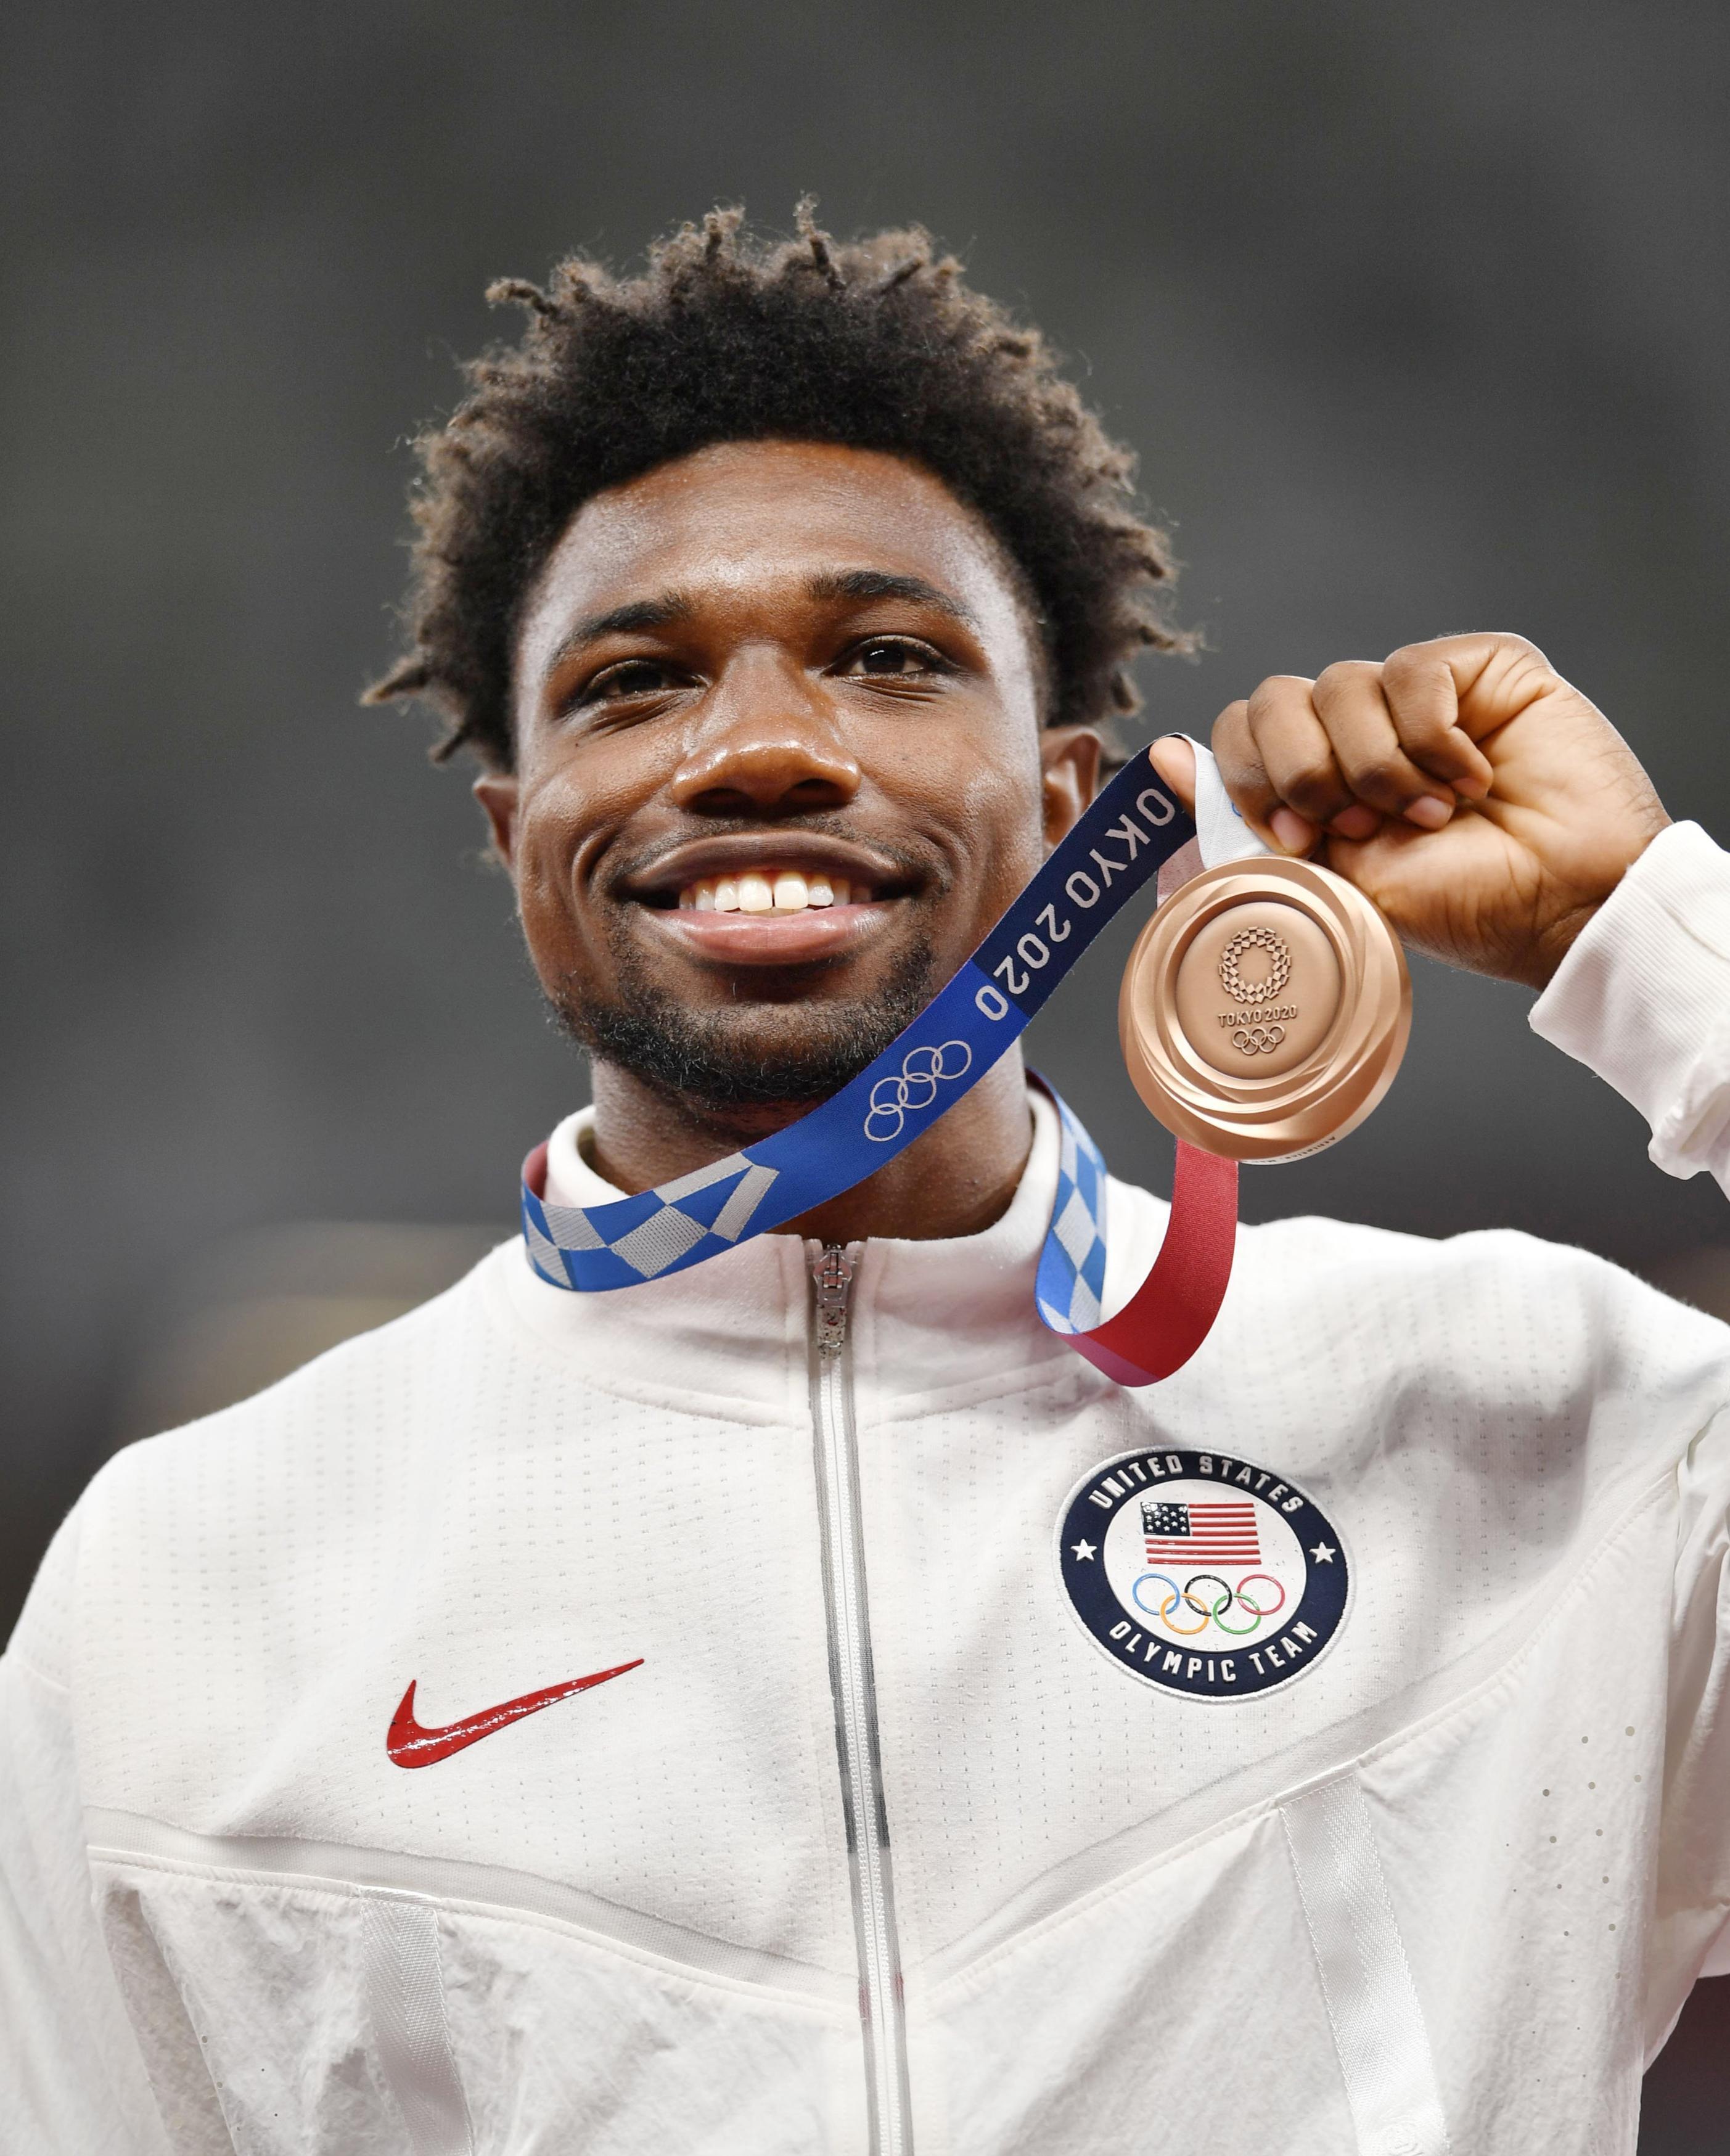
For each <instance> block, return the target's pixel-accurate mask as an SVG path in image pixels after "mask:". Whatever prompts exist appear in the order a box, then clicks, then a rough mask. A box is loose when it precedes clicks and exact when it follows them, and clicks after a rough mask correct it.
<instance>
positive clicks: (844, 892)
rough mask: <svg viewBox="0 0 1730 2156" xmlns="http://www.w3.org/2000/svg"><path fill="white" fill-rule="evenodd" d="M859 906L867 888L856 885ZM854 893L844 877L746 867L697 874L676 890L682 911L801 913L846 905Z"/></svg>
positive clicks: (795, 870)
mask: <svg viewBox="0 0 1730 2156" xmlns="http://www.w3.org/2000/svg"><path fill="white" fill-rule="evenodd" d="M857 895H858V898H859V901H860V904H861V905H863V904H864V903H865V901H867V900H868V899H869V898H870V889H869V887H868V886H867V885H865V884H860V885H859V886H858V894H857ZM854 896H855V891H854V886H853V885H852V884H851V883H850V882H849V880H848V879H847V878H846V877H845V876H830V875H824V874H823V873H822V871H821V870H819V871H818V872H817V873H815V874H814V875H803V873H802V872H801V871H800V870H798V869H747V870H746V871H745V872H744V874H743V875H737V876H729V875H723V876H714V877H710V876H699V877H698V878H697V880H696V882H695V883H688V884H686V885H684V886H683V887H682V889H681V890H680V893H679V907H680V911H681V912H685V913H803V911H805V909H806V908H807V906H847V905H850V904H851V903H852V901H853V899H854Z"/></svg>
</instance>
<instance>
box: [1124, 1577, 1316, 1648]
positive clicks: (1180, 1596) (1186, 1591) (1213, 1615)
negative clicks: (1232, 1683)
mask: <svg viewBox="0 0 1730 2156" xmlns="http://www.w3.org/2000/svg"><path fill="white" fill-rule="evenodd" d="M1150 1579H1157V1580H1158V1581H1159V1582H1160V1584H1161V1585H1162V1586H1164V1587H1168V1588H1169V1589H1171V1592H1170V1593H1169V1594H1168V1595H1166V1596H1165V1598H1164V1599H1163V1601H1161V1603H1160V1604H1159V1606H1158V1609H1155V1608H1154V1607H1153V1606H1152V1604H1150V1603H1147V1602H1144V1601H1143V1600H1142V1586H1143V1585H1144V1584H1145V1583H1146V1582H1147V1581H1148V1580H1150ZM1204 1580H1205V1581H1208V1582H1209V1583H1210V1584H1212V1585H1213V1586H1214V1587H1217V1588H1218V1589H1219V1596H1218V1598H1217V1599H1214V1598H1213V1597H1211V1596H1204V1597H1202V1598H1201V1599H1197V1597H1196V1594H1195V1592H1194V1590H1195V1589H1196V1587H1197V1586H1198V1585H1199V1584H1200V1583H1201V1582H1202V1581H1204ZM1252 1580H1263V1581H1265V1583H1266V1584H1267V1585H1268V1586H1270V1587H1271V1588H1272V1589H1273V1590H1274V1593H1275V1594H1277V1595H1278V1596H1279V1598H1280V1599H1279V1600H1278V1601H1277V1602H1269V1603H1265V1604H1263V1603H1260V1602H1252V1601H1251V1600H1250V1598H1249V1597H1248V1596H1247V1595H1246V1594H1245V1593H1244V1589H1245V1588H1246V1587H1247V1586H1248V1585H1249V1584H1250V1582H1251V1581H1252ZM1129 1592H1130V1598H1131V1599H1132V1601H1133V1602H1134V1604H1135V1606H1136V1608H1137V1609H1139V1610H1141V1611H1142V1614H1144V1615H1146V1616H1149V1617H1157V1618H1158V1620H1159V1621H1160V1623H1161V1624H1162V1625H1164V1627H1165V1629H1166V1630H1167V1631H1168V1632H1174V1633H1176V1635H1178V1638H1179V1639H1180V1640H1193V1639H1194V1638H1195V1637H1196V1636H1197V1635H1199V1634H1200V1633H1203V1632H1205V1631H1206V1630H1207V1629H1208V1626H1209V1625H1210V1624H1213V1625H1218V1626H1219V1630H1221V1631H1222V1632H1226V1633H1229V1635H1231V1637H1232V1638H1233V1639H1235V1640H1243V1639H1247V1638H1248V1637H1249V1636H1250V1635H1251V1634H1252V1633H1254V1632H1256V1631H1258V1630H1260V1626H1261V1623H1262V1620H1263V1619H1264V1618H1267V1617H1274V1616H1277V1615H1278V1614H1279V1612H1280V1611H1281V1609H1284V1608H1285V1606H1286V1590H1285V1589H1284V1588H1283V1587H1282V1586H1281V1584H1280V1583H1279V1581H1278V1580H1277V1579H1276V1578H1274V1576H1273V1574H1272V1573H1270V1572H1250V1573H1245V1575H1244V1577H1243V1578H1241V1579H1240V1581H1239V1582H1238V1584H1237V1585H1236V1586H1235V1588H1234V1587H1233V1586H1231V1585H1230V1584H1229V1582H1228V1581H1226V1580H1224V1579H1222V1578H1220V1577H1219V1573H1216V1572H1196V1573H1191V1574H1190V1576H1189V1578H1188V1579H1187V1580H1185V1581H1184V1583H1183V1586H1182V1587H1181V1588H1180V1587H1179V1586H1178V1583H1177V1582H1176V1580H1174V1579H1173V1578H1172V1577H1171V1576H1170V1574H1169V1573H1163V1572H1144V1573H1141V1574H1139V1575H1138V1576H1137V1579H1136V1580H1135V1582H1134V1584H1133V1585H1132V1587H1131V1589H1130V1590H1129ZM1179 1604H1182V1605H1183V1607H1184V1608H1186V1609H1193V1610H1194V1611H1195V1612H1196V1613H1197V1614H1198V1615H1199V1617H1200V1619H1201V1622H1200V1624H1199V1625H1179V1624H1178V1622H1177V1618H1176V1613H1177V1610H1178V1606H1179ZM1230 1609H1242V1610H1244V1611H1245V1612H1246V1613H1247V1614H1248V1616H1249V1620H1250V1621H1249V1623H1248V1624H1247V1625H1228V1624H1227V1623H1226V1621H1225V1617H1226V1613H1227V1611H1228V1610H1230Z"/></svg>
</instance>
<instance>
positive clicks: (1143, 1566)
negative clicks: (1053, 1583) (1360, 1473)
mask: <svg viewBox="0 0 1730 2156" xmlns="http://www.w3.org/2000/svg"><path fill="white" fill-rule="evenodd" d="M1057 1562H1058V1568H1059V1570H1060V1573H1061V1575H1062V1578H1063V1584H1064V1589H1065V1592H1066V1593H1067V1594H1068V1596H1069V1599H1070V1607H1071V1608H1072V1609H1074V1611H1075V1614H1076V1616H1077V1617H1078V1618H1080V1620H1081V1624H1082V1625H1083V1626H1084V1627H1085V1629H1086V1631H1087V1633H1088V1635H1089V1636H1090V1638H1091V1639H1092V1640H1094V1642H1095V1644H1096V1645H1098V1646H1099V1647H1100V1648H1101V1649H1102V1650H1104V1652H1105V1653H1106V1654H1107V1655H1110V1656H1111V1660H1112V1661H1114V1662H1117V1663H1118V1664H1119V1665H1120V1666H1122V1668H1123V1669H1125V1670H1127V1671H1129V1673H1130V1674H1131V1675H1132V1676H1137V1677H1140V1678H1141V1679H1142V1681H1143V1683H1145V1684H1151V1685H1159V1686H1163V1688H1164V1689H1165V1690H1166V1691H1176V1692H1182V1693H1183V1694H1184V1696H1185V1697H1188V1698H1190V1699H1209V1700H1212V1699H1245V1698H1248V1697H1250V1696H1251V1695H1252V1694H1253V1693H1255V1692H1263V1691H1272V1690H1273V1688H1274V1687H1275V1686H1276V1685H1282V1684H1289V1683H1290V1682H1291V1681H1292V1679H1293V1678H1294V1677H1300V1676H1302V1675H1303V1674H1304V1672H1305V1671H1306V1670H1310V1669H1313V1668H1314V1667H1315V1666H1316V1664H1317V1662H1318V1661H1320V1660H1321V1658H1322V1655H1323V1654H1324V1653H1325V1652H1326V1650H1327V1647H1328V1645H1329V1644H1330V1643H1331V1642H1332V1639H1333V1636H1334V1635H1335V1633H1336V1632H1337V1631H1338V1630H1339V1628H1340V1625H1341V1623H1342V1620H1344V1617H1345V1614H1346V1608H1347V1604H1348V1602H1349V1600H1350V1599H1351V1584H1352V1576H1351V1568H1350V1567H1349V1565H1348V1562H1347V1558H1346V1551H1345V1545H1344V1544H1343V1543H1342V1541H1341V1539H1340V1534H1339V1530H1338V1529H1337V1527H1334V1526H1333V1524H1332V1522H1331V1521H1329V1520H1327V1518H1325V1517H1323V1515H1322V1513H1321V1512H1319V1511H1317V1508H1316V1507H1315V1506H1314V1505H1313V1504H1312V1502H1311V1501H1310V1500H1309V1498H1307V1497H1306V1496H1305V1495H1304V1494H1303V1492H1302V1491H1301V1490H1298V1489H1296V1488H1294V1487H1293V1486H1292V1485H1291V1483H1289V1482H1283V1481H1281V1480H1280V1478H1279V1477H1278V1476H1276V1475H1275V1474H1273V1473H1272V1472H1271V1471H1270V1470H1269V1469H1267V1468H1265V1467H1258V1466H1255V1465H1254V1464H1253V1463H1251V1462H1250V1461H1249V1460H1238V1459H1234V1458H1230V1457H1229V1456H1228V1455H1225V1454H1224V1453H1219V1452H1181V1451H1171V1452H1168V1451H1166V1450H1163V1449H1162V1450H1157V1451H1147V1452H1126V1453H1123V1454H1122V1455H1120V1456H1119V1457H1118V1458H1117V1459H1116V1460H1106V1462H1105V1464H1104V1465H1103V1466H1100V1467H1096V1468H1095V1469H1093V1470H1092V1471H1091V1473H1090V1474H1088V1475H1086V1476H1084V1477H1083V1478H1082V1480H1081V1481H1080V1482H1078V1483H1077V1484H1076V1486H1075V1489H1074V1490H1073V1491H1071V1492H1070V1497H1069V1501H1068V1502H1067V1503H1066V1504H1065V1507H1064V1510H1063V1517H1062V1522H1061V1524H1060V1527H1059V1530H1058V1549H1057Z"/></svg>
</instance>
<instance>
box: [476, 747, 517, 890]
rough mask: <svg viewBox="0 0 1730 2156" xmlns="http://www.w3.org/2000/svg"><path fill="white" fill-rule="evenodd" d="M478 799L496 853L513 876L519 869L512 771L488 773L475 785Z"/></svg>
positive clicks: (515, 794)
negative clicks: (517, 864)
mask: <svg viewBox="0 0 1730 2156" xmlns="http://www.w3.org/2000/svg"><path fill="white" fill-rule="evenodd" d="M474 793H475V799H476V800H477V801H478V802H479V803H480V808H481V813H482V814H483V815H484V816H485V818H486V821H487V826H488V828H489V829H490V831H491V833H492V834H493V851H494V852H495V854H496V855H498V857H499V859H500V860H501V861H502V862H503V863H504V864H505V865H506V868H507V869H509V870H511V872H512V874H513V875H514V874H515V873H516V800H517V788H516V776H515V774H514V773H511V772H508V771H484V772H482V773H481V774H480V778H477V779H476V780H475V787H474Z"/></svg>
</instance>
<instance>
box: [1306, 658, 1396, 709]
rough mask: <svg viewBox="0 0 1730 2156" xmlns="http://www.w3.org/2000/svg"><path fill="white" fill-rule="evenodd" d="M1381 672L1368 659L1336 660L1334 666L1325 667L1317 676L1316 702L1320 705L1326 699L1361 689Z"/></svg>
mask: <svg viewBox="0 0 1730 2156" xmlns="http://www.w3.org/2000/svg"><path fill="white" fill-rule="evenodd" d="M1380 673H1381V668H1380V667H1379V666H1378V665H1375V664H1374V663H1373V661H1372V660H1368V659H1336V660H1334V662H1333V664H1332V665H1331V666H1324V667H1323V668H1322V671H1321V672H1320V673H1319V674H1318V675H1317V676H1316V691H1315V693H1316V700H1317V702H1318V703H1319V702H1320V701H1322V698H1324V697H1327V696H1338V695H1340V694H1341V692H1342V691H1343V690H1353V689H1357V688H1361V687H1362V686H1363V684H1364V683H1365V682H1366V681H1373V680H1376V679H1377V678H1378V676H1379V675H1380Z"/></svg>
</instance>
